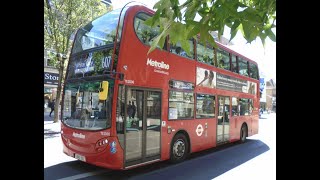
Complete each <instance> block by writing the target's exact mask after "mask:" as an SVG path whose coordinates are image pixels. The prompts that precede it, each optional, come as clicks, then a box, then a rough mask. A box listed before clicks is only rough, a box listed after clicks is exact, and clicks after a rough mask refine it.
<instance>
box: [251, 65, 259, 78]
mask: <svg viewBox="0 0 320 180" xmlns="http://www.w3.org/2000/svg"><path fill="white" fill-rule="evenodd" d="M249 67H250V77H252V78H254V79H259V73H258V67H257V65H256V64H253V63H251V62H250V63H249Z"/></svg>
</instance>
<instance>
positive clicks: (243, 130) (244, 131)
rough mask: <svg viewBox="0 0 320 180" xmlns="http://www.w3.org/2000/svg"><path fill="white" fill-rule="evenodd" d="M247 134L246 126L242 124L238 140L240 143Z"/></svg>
mask: <svg viewBox="0 0 320 180" xmlns="http://www.w3.org/2000/svg"><path fill="white" fill-rule="evenodd" d="M247 134H248V130H247V126H246V125H242V127H241V130H240V142H241V143H244V142H246V140H247Z"/></svg>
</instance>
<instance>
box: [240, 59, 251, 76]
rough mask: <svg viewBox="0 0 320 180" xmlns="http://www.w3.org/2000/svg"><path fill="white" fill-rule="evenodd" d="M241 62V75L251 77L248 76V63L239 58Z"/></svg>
mask: <svg viewBox="0 0 320 180" xmlns="http://www.w3.org/2000/svg"><path fill="white" fill-rule="evenodd" d="M238 61H239V74H241V75H244V76H249V74H248V61H246V60H244V59H242V58H240V57H238Z"/></svg>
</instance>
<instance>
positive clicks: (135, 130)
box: [125, 87, 161, 167]
mask: <svg viewBox="0 0 320 180" xmlns="http://www.w3.org/2000/svg"><path fill="white" fill-rule="evenodd" d="M126 92H127V95H126V97H127V98H126V120H125V124H126V125H125V166H126V167H129V166H134V165H137V164H143V163H145V162H149V161H153V160H157V159H160V137H161V136H160V130H161V92H160V91H150V90H144V89H137V88H130V87H129V88H127V91H126Z"/></svg>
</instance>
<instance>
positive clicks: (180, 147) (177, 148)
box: [173, 140, 185, 157]
mask: <svg viewBox="0 0 320 180" xmlns="http://www.w3.org/2000/svg"><path fill="white" fill-rule="evenodd" d="M184 152H185V144H184V142H183V141H182V140H177V141H176V142H175V143H174V145H173V154H174V156H176V157H182V156H183V154H184Z"/></svg>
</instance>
